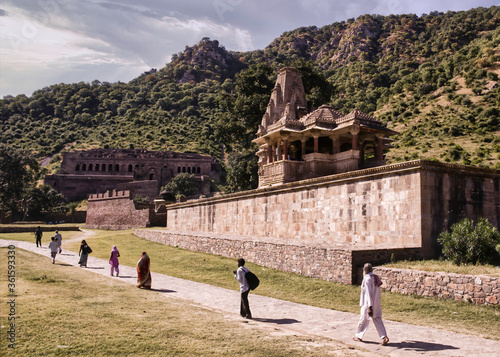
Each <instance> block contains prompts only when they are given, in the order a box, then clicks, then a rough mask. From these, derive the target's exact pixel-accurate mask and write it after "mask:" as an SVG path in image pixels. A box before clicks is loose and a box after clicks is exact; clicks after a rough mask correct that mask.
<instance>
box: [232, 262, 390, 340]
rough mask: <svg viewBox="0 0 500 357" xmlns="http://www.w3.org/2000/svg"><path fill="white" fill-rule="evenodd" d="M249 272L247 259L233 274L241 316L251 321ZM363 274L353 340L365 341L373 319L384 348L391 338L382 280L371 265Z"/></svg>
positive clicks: (366, 267)
mask: <svg viewBox="0 0 500 357" xmlns="http://www.w3.org/2000/svg"><path fill="white" fill-rule="evenodd" d="M248 271H249V270H248V269H247V268H246V267H245V259H243V258H239V259H238V269H237V270H233V274H234V277H235V278H236V280H237V281H238V283H239V284H240V292H241V303H240V315H241V316H242V317H245V318H247V319H251V318H252V313H251V312H250V306H249V303H248V294H249V292H250V286H249V285H248V282H247V279H246V273H247V272H248ZM363 273H364V277H363V282H362V283H361V297H360V301H359V305H360V306H361V313H360V315H361V316H360V318H359V322H358V326H357V328H356V334H355V337H354V338H353V340H354V341H357V342H362V341H363V336H364V335H365V332H366V330H367V329H368V325H369V323H370V319H371V320H372V321H373V324H374V325H375V328H376V329H377V332H378V335H379V337H380V344H381V345H382V346H386V345H387V344H388V343H389V337H387V332H386V330H385V326H384V323H383V321H382V306H381V288H380V287H381V286H382V280H381V279H380V277H379V276H378V275H376V274H374V273H373V266H372V265H371V264H370V263H366V264H365V265H364V267H363Z"/></svg>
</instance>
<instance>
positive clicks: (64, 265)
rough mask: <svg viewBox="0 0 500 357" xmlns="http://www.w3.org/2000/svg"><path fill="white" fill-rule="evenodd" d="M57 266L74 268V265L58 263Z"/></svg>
mask: <svg viewBox="0 0 500 357" xmlns="http://www.w3.org/2000/svg"><path fill="white" fill-rule="evenodd" d="M56 265H61V266H63V267H72V266H74V265H73V264H66V263H56Z"/></svg>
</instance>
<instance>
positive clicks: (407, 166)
mask: <svg viewBox="0 0 500 357" xmlns="http://www.w3.org/2000/svg"><path fill="white" fill-rule="evenodd" d="M419 170H425V171H445V172H450V173H458V174H469V175H478V176H482V177H491V178H500V170H495V169H484V168H479V167H475V166H466V165H459V164H449V163H443V162H439V161H433V160H414V161H407V162H403V163H397V164H392V165H385V166H377V167H374V168H369V169H363V170H357V171H350V172H345V173H341V174H335V175H329V176H323V177H317V178H313V179H308V180H302V181H296V182H290V183H286V184H282V185H278V186H269V187H261V188H257V189H254V190H248V191H243V192H236V193H231V194H227V195H220V196H215V197H209V198H201V199H197V200H190V201H187V202H181V203H175V204H172V205H169V206H168V207H167V210H175V209H180V208H186V207H191V206H200V205H203V204H213V203H219V202H224V201H234V200H239V199H242V198H248V197H252V196H253V197H260V196H267V195H269V194H277V193H284V192H293V191H300V190H308V189H314V188H318V187H322V186H325V185H331V184H342V183H347V182H353V181H359V180H367V179H374V178H375V177H377V176H385V175H388V174H395V173H409V172H414V171H419Z"/></svg>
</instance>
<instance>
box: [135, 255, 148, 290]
mask: <svg viewBox="0 0 500 357" xmlns="http://www.w3.org/2000/svg"><path fill="white" fill-rule="evenodd" d="M149 264H150V261H149V256H148V254H147V253H146V252H142V255H141V259H139V261H138V262H137V287H138V288H145V289H151V272H150V271H149Z"/></svg>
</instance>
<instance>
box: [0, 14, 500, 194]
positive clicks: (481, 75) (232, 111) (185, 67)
mask: <svg viewBox="0 0 500 357" xmlns="http://www.w3.org/2000/svg"><path fill="white" fill-rule="evenodd" d="M499 45H500V7H498V6H492V7H490V8H477V9H472V10H469V11H459V12H452V11H450V12H447V13H440V12H433V13H430V14H426V15H422V16H420V17H419V16H416V15H390V16H385V17H384V16H379V15H376V16H375V15H364V16H360V17H358V18H357V19H350V20H348V21H342V22H337V23H333V24H331V25H326V26H323V27H321V28H317V27H315V26H313V27H302V28H299V29H296V30H293V31H289V32H285V33H283V34H282V35H281V36H280V37H279V38H277V39H275V40H274V41H272V42H271V43H270V44H269V45H268V46H267V47H266V48H265V49H263V50H255V51H249V52H230V51H227V50H226V49H225V48H224V47H222V46H220V45H219V43H218V42H217V41H215V40H210V39H209V38H203V39H202V40H201V41H200V42H199V43H197V44H195V45H194V46H186V49H185V51H183V52H181V53H179V54H176V55H174V56H172V61H171V62H170V63H168V64H167V65H166V66H165V67H164V68H161V69H159V70H156V69H151V70H150V71H147V72H145V73H144V74H142V75H140V76H139V77H137V78H136V79H134V80H132V81H130V82H129V83H121V82H118V83H108V82H99V81H93V82H92V83H84V82H79V83H73V84H56V85H51V86H49V87H46V88H43V89H40V90H37V91H35V92H34V93H33V94H32V96H30V97H27V96H25V95H18V96H16V97H12V96H7V97H5V98H4V99H2V100H0V130H1V132H2V136H1V137H0V143H3V144H5V145H9V147H13V148H17V149H23V150H27V151H30V152H32V153H33V155H35V156H36V157H37V158H38V159H42V158H45V157H49V156H52V155H54V154H58V153H60V152H61V151H63V150H74V149H85V148H88V147H96V146H97V147H104V148H144V149H149V150H166V149H167V150H173V151H179V152H186V151H191V152H198V153H201V154H208V155H212V156H214V157H216V158H217V159H218V160H219V162H220V163H221V164H223V163H224V161H225V156H224V155H225V154H228V153H231V152H233V151H235V152H237V153H239V154H238V155H239V156H240V157H241V158H249V160H253V158H251V155H250V154H249V153H250V152H254V153H255V151H256V148H255V147H254V146H253V145H252V143H251V142H252V140H253V139H254V135H255V132H256V131H257V127H258V124H259V123H260V120H261V118H262V115H263V113H264V111H265V108H266V105H267V103H268V101H269V97H270V94H271V91H272V89H273V87H274V82H275V79H276V73H277V70H278V69H280V68H281V67H284V66H294V67H296V68H297V69H298V70H299V71H300V73H301V75H302V80H303V83H304V86H305V90H306V99H307V104H308V107H309V108H312V107H318V106H319V105H321V104H330V105H331V106H332V107H333V108H334V109H336V110H338V111H341V112H343V113H345V114H347V113H348V112H350V111H351V110H353V109H354V108H358V109H360V110H362V111H364V112H367V113H368V114H374V115H375V116H376V117H377V118H380V120H381V121H382V122H383V123H384V124H388V126H389V128H391V129H395V130H397V131H400V132H401V134H400V136H399V137H395V139H396V140H398V139H400V140H401V141H400V143H398V142H397V141H396V143H395V146H396V148H394V149H392V150H391V152H390V153H389V154H388V156H387V158H388V160H389V162H390V161H391V160H394V161H396V157H398V158H399V159H403V158H404V157H412V156H414V155H417V156H418V157H425V158H427V159H434V158H437V157H440V155H442V157H443V158H444V159H445V160H447V161H449V162H458V163H465V164H469V163H472V164H481V165H484V166H489V167H497V166H498V165H499V164H500V158H498V157H497V155H495V156H494V157H492V156H488V155H483V154H485V153H484V151H481V150H479V151H478V150H476V149H477V147H478V146H479V145H477V144H476V142H482V141H483V138H485V137H491V136H494V135H495V134H494V133H496V132H497V131H498V126H499V119H498V118H499V113H500V101H499V99H498V98H500V94H499V91H500V86H498V85H497V86H496V87H492V86H491V84H492V83H487V81H496V80H498V75H497V74H496V73H495V68H496V67H495V66H497V64H498V60H499V56H498V53H497V52H498V51H496V49H497V48H498V46H499ZM464 93H465V94H464ZM458 140H460V142H458ZM425 142H432V143H433V144H434V145H433V148H432V149H431V148H426V149H425V152H423V150H422V152H417V149H416V148H417V147H424V143H425ZM439 143H440V144H442V145H441V147H439V146H438V144H439ZM452 143H455V144H457V145H460V146H461V147H462V148H464V149H463V150H464V151H466V153H465V152H463V151H461V150H459V149H456V148H455V149H451V150H452V151H449V150H447V148H448V147H449V146H450V144H452ZM407 149H412V150H414V152H412V153H405V150H407ZM457 150H458V151H457ZM391 155H392V156H391ZM481 155H483V156H481ZM54 161H56V157H54ZM226 163H227V161H226ZM248 165H250V166H251V163H246V164H245V165H238V166H239V167H240V169H243V171H242V172H240V173H236V172H235V173H234V175H233V174H230V175H228V177H229V178H230V179H231V177H235V178H236V177H240V178H243V177H245V175H242V173H244V172H246V171H247V169H246V168H244V166H248ZM227 170H228V171H230V170H232V168H231V166H229V165H228V166H227ZM250 171H251V170H250ZM252 182H253V183H252V184H251V185H249V182H247V183H244V184H238V185H233V187H238V186H241V187H249V186H251V187H253V185H254V183H255V181H252ZM233 189H234V188H231V189H230V190H233Z"/></svg>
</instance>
